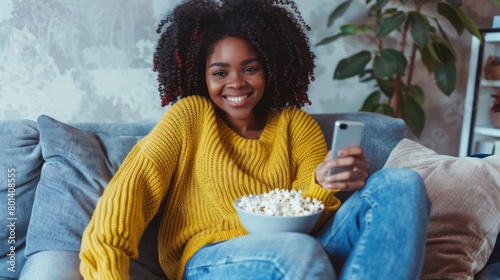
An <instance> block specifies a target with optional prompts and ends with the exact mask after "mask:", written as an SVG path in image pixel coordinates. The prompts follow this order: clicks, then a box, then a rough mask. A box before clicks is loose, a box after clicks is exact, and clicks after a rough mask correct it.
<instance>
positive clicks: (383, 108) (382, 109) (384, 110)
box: [373, 104, 394, 117]
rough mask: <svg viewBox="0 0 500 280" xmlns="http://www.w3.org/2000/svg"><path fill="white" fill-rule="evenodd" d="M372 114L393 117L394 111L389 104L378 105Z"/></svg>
mask: <svg viewBox="0 0 500 280" xmlns="http://www.w3.org/2000/svg"><path fill="white" fill-rule="evenodd" d="M373 112H375V113H379V114H382V115H386V116H391V117H394V111H393V110H392V108H391V106H389V104H380V105H379V106H378V107H377V108H376V109H375V110H374V111H373Z"/></svg>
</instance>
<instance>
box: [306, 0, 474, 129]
mask: <svg viewBox="0 0 500 280" xmlns="http://www.w3.org/2000/svg"><path fill="white" fill-rule="evenodd" d="M351 3H352V0H347V1H344V2H342V3H341V4H339V5H338V6H337V7H336V8H335V9H334V10H333V11H332V12H331V14H330V16H329V17H328V22H327V26H328V27H331V26H332V25H333V23H334V22H335V20H336V19H338V18H339V17H341V16H342V15H343V14H344V13H345V11H346V10H347V9H348V8H349V7H350V5H351ZM394 3H397V5H394ZM461 4H462V3H461V1H460V0H413V1H410V0H397V1H396V0H393V1H390V0H373V1H372V0H366V5H367V8H368V9H367V16H366V18H365V20H364V21H363V22H362V23H349V24H344V25H342V26H341V27H340V30H339V32H338V33H336V34H334V35H332V36H329V37H326V38H324V39H323V40H321V41H320V42H318V43H317V44H316V46H320V45H325V44H330V43H332V42H334V41H336V40H337V39H339V38H341V37H344V36H364V37H366V38H369V39H370V40H372V41H373V46H374V49H373V50H361V51H359V52H358V53H355V54H353V55H351V56H349V57H347V58H344V59H342V60H340V61H339V63H338V64H337V66H336V68H335V72H334V76H333V78H334V79H346V78H350V77H354V76H359V78H360V80H361V82H371V83H373V84H374V85H375V88H376V89H375V90H374V91H373V92H372V93H371V94H370V95H369V96H368V97H367V98H366V99H365V101H364V104H363V105H362V107H361V109H360V110H361V111H370V112H377V113H381V114H385V115H389V116H394V117H399V118H402V119H404V120H405V122H406V124H407V125H408V127H409V128H410V129H411V131H412V132H413V133H414V134H415V135H416V136H420V135H421V133H422V130H423V128H424V125H425V112H424V110H423V104H424V100H425V94H424V92H423V90H422V88H421V87H420V86H419V85H417V84H415V83H414V82H413V75H414V71H415V67H416V61H417V59H420V60H421V61H422V63H423V64H424V65H425V68H427V71H428V72H429V73H431V74H433V76H434V80H435V83H436V84H437V87H438V88H439V90H440V91H441V92H443V93H444V94H445V95H448V96H449V95H450V94H451V93H452V92H453V91H454V90H455V85H456V77H457V69H456V60H457V54H456V53H455V50H454V48H453V45H452V43H451V42H450V39H449V37H448V36H449V34H447V33H446V32H445V30H444V28H445V27H444V26H443V24H442V21H443V20H447V21H448V22H449V23H450V24H451V26H453V28H454V29H455V30H456V33H457V34H458V35H459V36H460V35H462V34H463V32H464V31H465V30H466V31H467V32H469V33H470V34H471V35H473V36H475V37H477V38H479V40H481V42H482V36H481V34H480V32H479V30H478V28H477V26H476V24H475V23H474V21H472V20H471V18H470V17H469V16H468V15H467V14H466V13H465V12H464V11H463V10H462V9H461V8H460V7H461ZM424 8H425V9H424ZM424 11H425V12H424ZM432 13H434V14H435V15H438V14H439V16H435V15H432ZM394 39H396V40H397V41H398V42H397V43H398V44H397V45H395V46H394V44H393V45H389V44H386V42H387V40H392V41H394Z"/></svg>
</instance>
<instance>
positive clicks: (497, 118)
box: [490, 110, 500, 128]
mask: <svg viewBox="0 0 500 280" xmlns="http://www.w3.org/2000/svg"><path fill="white" fill-rule="evenodd" d="M490 116H491V121H492V122H493V125H494V126H495V127H496V128H500V112H493V111H491V110H490Z"/></svg>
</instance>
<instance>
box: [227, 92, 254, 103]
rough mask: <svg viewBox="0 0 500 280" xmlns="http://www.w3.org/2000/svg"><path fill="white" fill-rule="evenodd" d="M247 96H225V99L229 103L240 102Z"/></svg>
mask: <svg viewBox="0 0 500 280" xmlns="http://www.w3.org/2000/svg"><path fill="white" fill-rule="evenodd" d="M248 96H249V94H247V95H243V96H226V99H227V100H228V101H229V102H235V103H236V102H241V101H243V100H245V99H247V98H248Z"/></svg>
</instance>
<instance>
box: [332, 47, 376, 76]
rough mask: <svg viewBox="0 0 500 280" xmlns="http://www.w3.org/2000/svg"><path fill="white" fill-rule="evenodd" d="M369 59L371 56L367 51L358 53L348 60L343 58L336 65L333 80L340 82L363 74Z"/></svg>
mask: <svg viewBox="0 0 500 280" xmlns="http://www.w3.org/2000/svg"><path fill="white" fill-rule="evenodd" d="M371 59H372V55H371V53H370V52H369V51H360V52H358V53H356V54H354V55H352V56H350V57H348V58H344V59H342V60H341V61H339V63H338V64H337V67H336V68H335V73H334V74H333V78H334V79H336V80H341V79H346V78H350V77H353V76H356V75H360V74H361V73H363V72H364V70H365V67H366V64H368V62H370V60H371Z"/></svg>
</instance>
